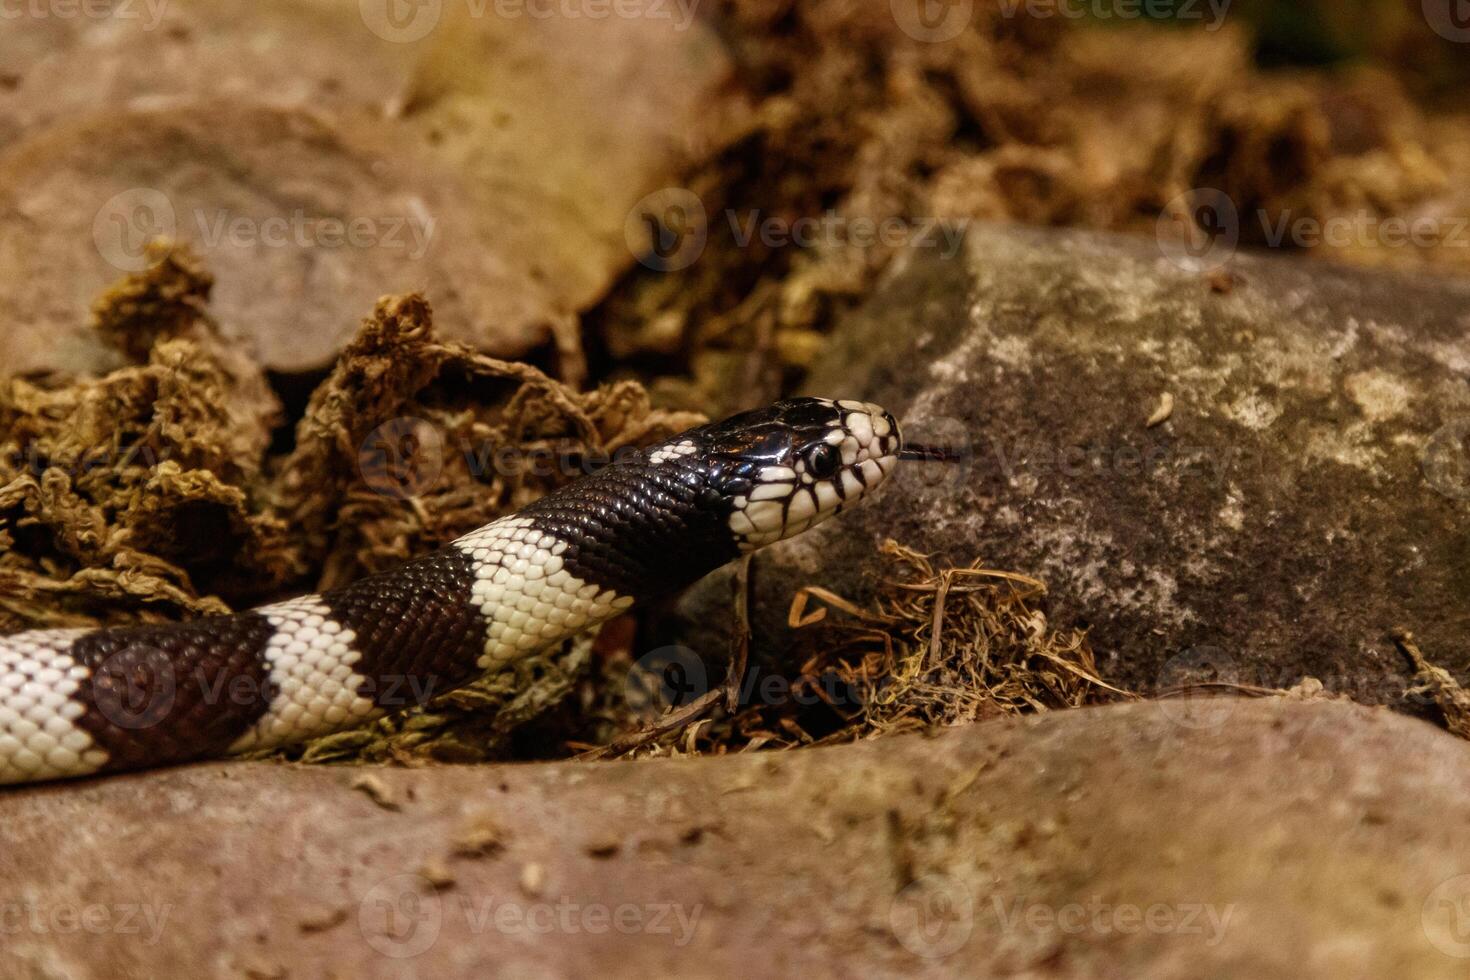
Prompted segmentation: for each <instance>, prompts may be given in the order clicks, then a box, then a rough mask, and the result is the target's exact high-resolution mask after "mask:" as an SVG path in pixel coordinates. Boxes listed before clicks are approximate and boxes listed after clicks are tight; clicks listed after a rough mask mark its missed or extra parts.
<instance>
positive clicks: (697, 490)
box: [0, 398, 942, 785]
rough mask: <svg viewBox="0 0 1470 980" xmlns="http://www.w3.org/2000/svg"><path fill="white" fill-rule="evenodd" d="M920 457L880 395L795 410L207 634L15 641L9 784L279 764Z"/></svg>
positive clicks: (717, 425) (677, 584)
mask: <svg viewBox="0 0 1470 980" xmlns="http://www.w3.org/2000/svg"><path fill="white" fill-rule="evenodd" d="M941 453H942V451H940V450H934V449H930V448H927V447H923V446H916V445H915V446H906V445H905V443H904V439H903V435H902V433H901V432H900V430H899V426H898V422H897V421H896V420H895V418H894V417H893V415H891V414H890V413H889V412H887V411H885V410H884V409H883V408H881V407H880V406H878V405H875V404H872V403H870V402H864V401H855V400H850V399H841V400H833V399H825V398H791V399H785V400H782V401H779V402H776V403H775V404H773V405H770V406H768V407H765V408H759V409H753V410H750V411H746V412H741V413H739V414H736V415H733V416H731V417H729V418H726V419H724V420H721V421H717V422H713V423H710V424H707V425H703V426H699V427H695V428H692V429H689V430H687V431H684V432H681V433H679V434H677V435H674V436H672V437H670V438H668V439H667V440H665V441H663V442H661V443H658V444H656V445H653V446H649V447H646V448H642V449H636V450H634V451H632V452H631V453H627V454H620V455H619V457H618V458H616V459H614V460H613V461H611V462H609V463H608V464H607V465H605V466H603V467H601V468H600V469H596V470H594V471H593V472H591V473H588V474H586V475H583V476H581V477H579V478H578V479H575V480H572V481H570V482H568V483H566V484H564V485H562V486H560V487H559V488H557V489H555V490H552V491H551V492H549V493H547V494H545V495H544V496H542V497H540V498H539V499H537V500H535V501H534V502H532V503H531V504H529V505H528V506H526V507H524V508H522V509H520V510H518V511H515V512H513V513H511V514H509V515H507V516H504V517H501V518H499V519H497V520H495V521H492V522H491V523H488V524H485V525H484V526H482V527H479V528H477V529H475V530H473V531H471V532H469V533H468V534H465V535H464V536H462V537H460V538H458V539H456V540H454V541H451V542H450V543H449V544H447V545H446V546H444V547H443V548H441V549H439V550H438V551H435V552H433V553H431V554H428V555H426V556H424V557H420V558H417V559H413V560H410V561H407V562H405V563H403V564H401V565H399V566H397V567H395V568H391V569H388V570H386V571H383V572H379V573H377V574H373V575H369V576H367V577H364V578H361V579H359V580H357V581H354V582H351V583H349V584H347V585H344V586H341V587H339V588H336V589H332V590H329V591H324V592H321V593H313V594H308V595H302V596H299V597H297V598H292V599H287V600H284V601H280V602H276V603H272V604H269V605H264V606H260V607H258V608H255V609H250V610H247V611H243V612H239V613H234V614H229V615H212V616H206V617H202V618H199V619H196V620H192V621H183V622H169V623H143V624H130V625H118V626H106V627H99V628H90V629H85V628H84V629H72V628H50V629H39V630H31V631H27V632H21V633H16V634H12V635H8V636H3V637H0V785H9V784H23V783H36V782H42V781H48V780H55V779H66V778H72V777H83V776H94V775H100V774H107V773H116V772H124V771H128V770H138V769H146V768H152V767H160V766H167V765H174V764H180V763H186V762H192V761H199V760H206V759H216V758H223V757H227V756H230V755H235V754H238V753H243V752H251V751H256V750H263V749H271V748H276V747H279V746H285V745H291V744H293V743H299V742H304V741H307V740H310V739H314V738H318V737H320V736H323V735H329V734H332V733H334V732H339V731H343V730H347V729H350V728H354V727H358V726H362V725H366V724H368V723H370V722H372V721H374V720H376V719H378V718H381V717H383V716H385V715H387V714H390V713H394V712H397V711H402V710H405V709H407V708H408V707H410V706H412V705H421V704H423V703H425V702H426V701H427V700H429V699H430V698H432V697H436V696H438V695H440V694H443V693H446V692H448V691H451V690H453V689H455V688H458V687H462V686H464V685H465V684H468V683H470V682H472V681H474V680H476V679H477V678H480V677H482V676H485V675H487V674H489V673H492V672H498V671H501V670H503V669H505V668H507V667H510V666H512V665H513V664H515V663H517V662H518V661H523V660H525V659H526V658H531V657H535V656H538V655H544V654H545V653H546V652H547V651H549V650H552V649H554V648H557V647H558V646H559V645H560V644H562V642H563V641H565V640H567V639H569V638H570V637H572V636H575V635H576V634H578V633H581V632H583V631H585V630H590V629H592V628H594V627H596V626H598V625H599V624H601V623H603V622H605V621H607V620H609V619H611V618H613V617H616V616H618V615H620V614H621V613H623V612H624V611H626V610H627V609H628V608H629V607H631V606H633V605H634V604H635V603H637V602H643V601H646V600H649V599H652V598H655V597H659V596H664V595H668V594H671V593H676V592H678V591H679V590H682V589H684V588H685V587H687V586H689V585H691V584H693V583H694V582H696V581H698V580H699V579H701V578H703V577H704V576H705V575H707V574H709V573H710V572H712V571H714V570H715V569H717V568H719V567H720V566H722V565H725V564H727V563H729V562H731V561H734V560H735V559H737V558H739V557H741V556H742V555H744V554H749V553H751V552H754V551H756V550H758V549H760V548H764V547H766V546H767V545H771V544H774V543H775V542H777V541H781V540H784V539H786V538H790V537H792V536H794V535H797V534H800V533H802V532H803V531H806V530H808V529H809V528H812V527H815V526H816V525H818V524H820V523H822V522H823V521H825V520H827V519H828V518H831V517H833V516H834V515H836V514H838V513H840V512H842V511H843V510H844V509H846V508H847V507H850V506H851V505H852V504H853V503H855V502H856V501H858V500H859V499H860V498H862V497H864V496H865V495H867V494H869V493H871V492H872V491H873V490H874V489H875V488H877V487H878V486H879V485H881V484H882V483H883V482H884V480H886V479H887V478H888V477H889V476H890V475H891V474H892V473H893V471H894V469H895V467H896V466H897V463H898V461H899V460H900V459H926V458H930V459H933V458H941Z"/></svg>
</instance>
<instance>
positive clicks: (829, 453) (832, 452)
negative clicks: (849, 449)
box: [806, 442, 842, 480]
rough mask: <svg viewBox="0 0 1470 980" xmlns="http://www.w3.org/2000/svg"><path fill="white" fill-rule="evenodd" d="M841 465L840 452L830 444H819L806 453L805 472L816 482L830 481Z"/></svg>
mask: <svg viewBox="0 0 1470 980" xmlns="http://www.w3.org/2000/svg"><path fill="white" fill-rule="evenodd" d="M841 465H842V451H841V450H839V449H838V448H837V447H836V446H834V445H832V444H831V443H827V442H823V443H819V444H818V445H815V446H813V447H812V448H810V449H808V450H807V451H806V468H807V472H809V473H810V474H811V475H812V476H814V477H816V478H817V479H818V480H830V479H831V478H832V477H834V476H836V475H837V468H838V467H839V466H841Z"/></svg>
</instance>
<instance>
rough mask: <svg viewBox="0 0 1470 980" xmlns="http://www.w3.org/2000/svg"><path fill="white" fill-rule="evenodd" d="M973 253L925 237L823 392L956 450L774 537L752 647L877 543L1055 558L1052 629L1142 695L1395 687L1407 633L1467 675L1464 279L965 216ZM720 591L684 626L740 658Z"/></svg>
mask: <svg viewBox="0 0 1470 980" xmlns="http://www.w3.org/2000/svg"><path fill="white" fill-rule="evenodd" d="M967 245H968V248H967V250H966V251H964V252H962V253H960V257H958V258H956V259H954V260H945V259H943V258H942V257H940V256H939V255H938V254H937V253H936V252H935V250H922V249H921V250H917V251H915V252H914V253H912V254H911V255H910V259H909V261H908V263H907V265H906V266H905V267H902V268H898V269H895V270H894V271H893V273H892V275H890V276H889V277H888V281H887V283H886V285H885V286H884V287H883V288H882V289H881V290H880V291H879V293H878V294H877V295H876V296H875V297H874V298H873V299H872V300H871V301H870V302H869V303H868V305H867V306H866V307H865V308H863V309H862V310H861V311H860V312H858V313H857V314H856V315H855V316H853V317H851V318H850V320H849V321H848V322H846V323H845V324H843V327H842V329H841V331H840V332H839V335H838V338H837V340H836V341H835V342H834V344H833V347H832V349H830V350H829V351H827V352H826V354H825V355H824V356H823V358H821V360H820V364H821V366H820V367H819V368H818V370H817V372H816V373H815V374H814V375H813V376H812V378H811V380H810V383H809V389H810V390H811V391H812V393H821V394H828V395H832V396H839V397H840V396H845V397H853V398H865V399H871V400H873V401H876V402H879V403H881V404H883V405H885V406H886V407H888V408H889V409H891V410H892V411H894V412H895V413H896V414H897V415H898V416H899V418H900V419H901V420H903V421H904V423H905V430H906V432H907V434H908V435H909V436H910V437H913V438H923V439H928V440H933V441H940V442H950V443H958V444H960V445H967V446H968V447H969V448H970V449H971V450H972V452H973V457H972V459H971V461H970V463H969V464H968V465H967V466H963V467H957V468H951V469H948V470H946V469H940V468H935V467H932V466H931V467H923V466H917V465H908V466H906V467H902V468H901V469H900V472H899V474H898V475H896V476H895V478H894V480H893V484H894V485H892V486H890V487H887V488H885V490H884V491H883V492H882V493H881V494H879V495H877V497H876V498H875V499H874V500H872V501H869V502H864V504H863V505H862V506H861V507H858V508H855V509H854V510H853V511H852V512H850V513H848V514H844V515H843V516H842V517H841V518H840V519H839V520H836V521H832V522H829V523H828V524H826V525H824V526H822V527H820V528H818V529H816V530H814V531H812V532H810V533H808V534H805V535H802V536H801V537H799V538H796V539H793V540H791V541H787V542H784V543H782V544H780V545H777V546H775V547H773V548H771V549H768V550H766V551H764V552H762V553H761V555H760V556H758V558H757V560H756V564H757V574H756V583H757V584H756V590H757V600H758V601H757V603H756V606H755V608H756V609H757V610H758V613H757V618H756V623H755V626H756V632H757V636H758V642H757V649H762V648H764V649H767V650H788V651H789V650H790V647H791V646H792V645H793V644H795V643H796V642H798V634H794V633H792V632H791V631H790V630H788V629H787V628H786V626H785V618H786V612H787V608H788V606H789V605H790V601H791V596H792V594H793V593H794V592H795V590H796V589H797V588H798V587H799V586H800V585H804V584H808V583H814V584H820V585H823V586H826V587H828V588H830V589H834V590H835V591H837V592H839V593H842V594H845V595H848V596H850V597H853V598H860V597H862V596H863V595H865V594H867V591H868V586H869V584H870V582H871V580H872V577H873V576H874V575H875V574H878V573H879V572H880V571H881V566H880V565H879V564H878V561H879V559H878V556H877V555H876V545H877V544H878V542H879V541H881V539H882V538H884V537H893V538H895V539H897V540H898V541H900V542H901V543H903V544H907V545H909V546H911V547H914V548H917V549H920V550H923V551H928V552H934V553H937V554H939V555H940V556H941V557H942V558H943V559H944V560H946V561H948V562H953V563H959V564H969V563H970V562H971V561H973V560H975V559H976V558H982V559H983V560H984V561H985V562H986V564H987V565H988V566H989V567H992V568H1006V569H1012V570H1015V571H1020V572H1025V573H1028V574H1032V575H1035V576H1037V577H1039V578H1041V579H1042V580H1044V581H1045V582H1046V583H1047V584H1048V585H1049V587H1050V590H1051V600H1050V601H1051V614H1052V618H1053V622H1054V623H1056V624H1057V625H1073V624H1086V625H1090V627H1091V637H1092V642H1093V645H1094V646H1095V648H1096V649H1097V652H1098V663H1099V666H1100V667H1101V668H1102V670H1103V672H1104V676H1105V678H1106V679H1108V680H1110V681H1111V682H1113V683H1115V684H1118V685H1121V686H1125V687H1129V688H1132V689H1135V690H1151V689H1154V688H1155V686H1159V687H1172V686H1175V685H1176V684H1177V683H1179V682H1180V681H1182V680H1185V679H1190V678H1193V679H1198V677H1197V674H1198V670H1197V668H1208V671H1207V672H1213V673H1214V674H1216V675H1218V676H1219V677H1220V679H1222V680H1226V681H1234V682H1237V683H1242V684H1255V685H1262V686H1269V687H1290V686H1292V685H1294V684H1295V683H1297V682H1298V681H1299V680H1300V679H1301V678H1302V677H1303V676H1305V675H1312V676H1315V677H1317V678H1319V679H1321V680H1322V681H1323V682H1324V684H1325V685H1326V686H1327V688H1328V689H1329V690H1334V691H1339V692H1343V693H1347V694H1349V695H1351V696H1352V697H1353V698H1355V699H1357V700H1360V701H1364V702H1368V703H1392V702H1395V701H1396V700H1398V699H1399V698H1400V697H1401V696H1402V693H1403V691H1404V688H1405V686H1406V682H1407V676H1408V675H1409V674H1410V673H1412V671H1410V670H1409V669H1408V664H1407V662H1406V661H1405V660H1404V658H1403V657H1402V656H1401V654H1400V653H1399V652H1398V651H1397V650H1396V649H1395V647H1394V644H1393V643H1392V642H1391V641H1390V640H1389V639H1388V636H1387V634H1388V633H1389V631H1391V630H1393V629H1395V628H1409V629H1412V630H1413V631H1414V633H1415V635H1416V636H1417V637H1418V639H1419V641H1420V644H1421V646H1422V647H1423V649H1424V651H1425V653H1426V655H1427V656H1428V657H1429V658H1430V659H1431V660H1433V661H1435V662H1437V663H1439V664H1440V665H1441V666H1443V667H1445V668H1447V669H1449V670H1450V671H1451V672H1452V673H1453V674H1455V675H1456V676H1457V677H1458V678H1460V679H1461V680H1462V681H1464V680H1466V679H1467V678H1470V541H1467V531H1466V529H1467V526H1470V522H1467V517H1470V383H1467V370H1470V285H1466V284H1464V283H1461V282H1454V281H1449V280H1439V279H1435V278H1429V277H1421V278H1412V277H1407V276H1401V275H1394V274H1387V273H1378V272H1364V271H1357V270H1352V269H1347V268H1339V267H1335V266H1331V265H1328V264H1325V263H1320V262H1318V263H1309V262H1307V261H1305V260H1293V259H1289V258H1281V257H1263V258H1257V257H1249V256H1245V255H1240V256H1237V257H1236V258H1235V261H1234V265H1233V266H1232V269H1233V270H1234V276H1235V280H1234V281H1233V282H1225V281H1222V280H1221V279H1219V278H1218V277H1216V278H1215V279H1213V286H1214V288H1212V280H1211V278H1210V277H1209V276H1207V275H1206V274H1205V273H1204V272H1202V271H1200V270H1196V269H1192V268H1190V267H1188V264H1187V262H1183V261H1182V260H1181V261H1180V262H1177V263H1176V262H1175V261H1173V260H1170V259H1167V258H1165V257H1164V255H1163V254H1162V253H1161V251H1160V249H1159V248H1158V247H1156V246H1155V244H1154V243H1153V242H1151V241H1148V240H1145V239H1130V238H1121V237H1109V236H1101V235H1093V234H1084V233H1053V232H1043V231H1033V230H1024V229H1017V228H1006V227H977V228H975V229H973V230H972V232H971V234H970V236H969V239H968V242H967ZM1166 394H1167V395H1168V396H1169V400H1171V401H1172V412H1171V413H1170V414H1168V417H1167V419H1163V420H1159V419H1156V418H1154V416H1155V413H1156V412H1158V409H1159V406H1160V405H1161V403H1163V402H1164V401H1165V395H1166ZM1158 414H1160V415H1162V414H1163V413H1162V412H1158ZM1151 421H1152V422H1153V424H1152V425H1150V424H1149V423H1150V422H1151ZM728 596H729V591H728V584H727V582H725V581H723V580H721V579H720V578H716V579H715V580H712V581H709V582H706V583H704V585H703V586H702V587H700V588H698V589H696V590H695V591H694V592H693V593H691V594H690V595H689V596H687V597H686V599H685V600H684V602H683V604H682V606H681V607H680V613H681V614H682V620H683V626H682V638H683V640H684V642H686V643H687V644H688V645H690V646H692V647H694V648H696V649H698V650H700V651H710V652H711V656H714V657H718V655H719V651H722V650H725V649H728V646H727V641H726V640H725V639H724V636H725V633H726V631H727V629H728V626H727V624H728V620H729V613H728V609H729V601H728ZM712 623H713V624H715V625H714V626H710V625H709V624H712ZM793 653H794V651H793Z"/></svg>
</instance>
